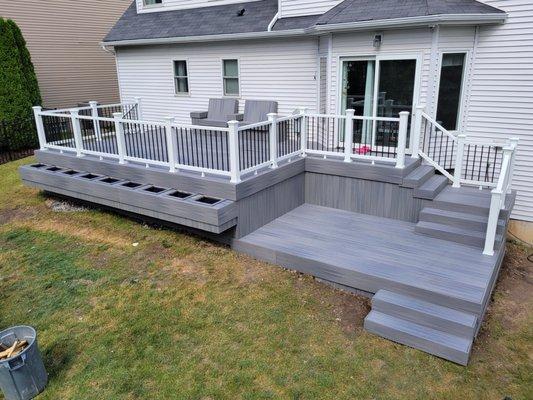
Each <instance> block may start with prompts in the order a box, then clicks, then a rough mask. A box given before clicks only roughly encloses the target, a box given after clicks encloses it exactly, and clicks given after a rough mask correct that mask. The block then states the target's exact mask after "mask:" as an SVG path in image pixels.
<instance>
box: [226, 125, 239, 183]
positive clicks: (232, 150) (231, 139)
mask: <svg viewBox="0 0 533 400" xmlns="http://www.w3.org/2000/svg"><path fill="white" fill-rule="evenodd" d="M228 128H229V132H228V143H229V169H230V174H231V182H232V183H239V182H240V181H241V171H240V167H239V165H240V163H239V121H229V122H228Z"/></svg>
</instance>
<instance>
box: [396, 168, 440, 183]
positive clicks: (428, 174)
mask: <svg viewBox="0 0 533 400" xmlns="http://www.w3.org/2000/svg"><path fill="white" fill-rule="evenodd" d="M433 175H435V169H433V168H428V170H427V172H425V173H424V174H423V175H420V176H419V177H418V178H416V179H409V178H407V177H406V178H404V179H403V182H402V186H404V187H408V188H416V187H418V186H420V185H422V184H423V183H424V182H425V181H427V180H428V179H429V178H431V177H432V176H433Z"/></svg>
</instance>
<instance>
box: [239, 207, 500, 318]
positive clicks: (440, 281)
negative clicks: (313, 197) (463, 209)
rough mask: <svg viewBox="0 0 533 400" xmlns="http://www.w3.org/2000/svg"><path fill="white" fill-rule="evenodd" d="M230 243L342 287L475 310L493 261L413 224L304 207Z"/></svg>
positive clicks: (488, 282)
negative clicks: (386, 291) (424, 233)
mask: <svg viewBox="0 0 533 400" xmlns="http://www.w3.org/2000/svg"><path fill="white" fill-rule="evenodd" d="M317 227H320V229H317ZM235 247H236V248H237V249H238V250H239V249H240V250H242V251H245V252H248V253H250V254H252V255H254V254H257V256H261V254H260V253H263V254H265V255H268V260H269V261H271V262H275V263H281V264H282V265H284V266H287V267H289V268H291V267H292V268H296V269H301V270H303V272H309V273H311V274H313V275H316V276H318V277H320V278H323V279H327V280H330V281H333V282H336V283H340V284H344V285H346V286H351V287H355V288H357V289H361V290H365V291H368V292H377V290H379V289H385V288H388V289H390V290H393V291H396V292H398V291H399V292H402V293H405V294H411V295H412V294H413V293H414V294H415V295H417V296H420V297H422V298H426V299H431V300H432V301H434V300H435V299H437V300H439V301H440V303H439V304H441V305H443V306H448V307H453V308H458V309H463V310H466V311H470V312H474V313H476V314H479V313H481V312H482V311H483V310H482V308H483V301H484V299H485V297H486V292H487V291H488V290H489V287H490V285H491V283H492V282H491V279H492V276H493V272H494V268H495V264H496V262H497V257H496V256H493V257H488V256H484V255H482V254H481V252H480V251H479V250H478V249H473V248H470V247H467V246H462V245H459V244H455V243H451V242H446V241H442V240H438V239H433V238H430V237H423V236H419V235H416V234H415V233H414V224H412V223H407V222H402V221H397V220H391V219H387V218H379V217H373V216H368V215H362V214H355V213H350V212H346V211H342V210H335V209H330V208H325V207H319V206H313V205H309V204H304V205H302V206H300V207H298V208H296V209H295V210H293V211H291V212H289V213H287V214H285V215H284V216H282V217H280V218H278V219H276V220H275V221H273V222H271V223H270V224H267V225H265V226H264V227H262V228H260V229H258V230H257V231H255V232H253V233H251V234H249V235H247V236H245V237H244V238H242V239H240V240H238V241H236V245H235ZM258 249H261V252H260V253H258V252H257V250H258ZM341 250H342V251H341Z"/></svg>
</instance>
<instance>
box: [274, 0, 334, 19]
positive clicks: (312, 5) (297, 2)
mask: <svg viewBox="0 0 533 400" xmlns="http://www.w3.org/2000/svg"><path fill="white" fill-rule="evenodd" d="M341 2H342V0H281V1H280V4H281V13H280V17H281V18H287V17H297V16H300V15H317V14H324V13H325V12H327V11H329V10H330V9H332V8H333V7H335V6H336V5H337V4H339V3H341Z"/></svg>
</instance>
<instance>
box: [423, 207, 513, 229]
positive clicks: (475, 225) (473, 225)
mask: <svg viewBox="0 0 533 400" xmlns="http://www.w3.org/2000/svg"><path fill="white" fill-rule="evenodd" d="M419 220H420V221H425V222H435V223H438V224H444V225H451V226H455V227H457V228H463V229H469V230H473V231H477V232H485V231H486V230H487V221H488V217H487V216H484V215H477V214H470V213H464V212H457V211H450V210H441V209H439V208H433V207H424V208H423V209H422V211H421V212H420V217H419ZM504 228H505V220H503V219H500V220H499V221H498V233H502V232H503V230H504Z"/></svg>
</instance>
